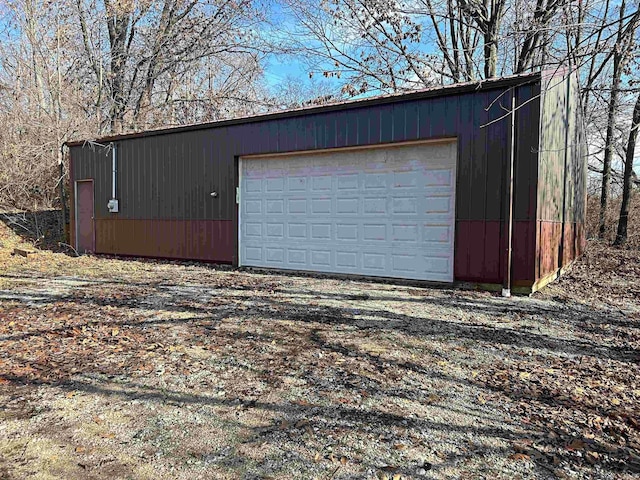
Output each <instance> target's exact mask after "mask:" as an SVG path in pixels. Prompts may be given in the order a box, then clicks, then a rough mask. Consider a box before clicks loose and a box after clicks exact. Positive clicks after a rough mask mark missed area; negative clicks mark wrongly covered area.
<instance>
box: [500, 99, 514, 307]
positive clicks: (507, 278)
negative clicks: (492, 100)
mask: <svg viewBox="0 0 640 480" xmlns="http://www.w3.org/2000/svg"><path fill="white" fill-rule="evenodd" d="M511 92H512V93H511V115H509V116H510V117H511V138H510V139H509V148H510V151H509V181H508V185H507V190H508V192H507V212H506V213H507V238H506V240H507V241H506V249H505V274H504V280H503V282H502V296H503V297H510V296H511V268H512V265H511V264H512V262H511V257H512V251H513V183H514V182H513V169H514V164H515V156H516V154H515V153H516V87H511Z"/></svg>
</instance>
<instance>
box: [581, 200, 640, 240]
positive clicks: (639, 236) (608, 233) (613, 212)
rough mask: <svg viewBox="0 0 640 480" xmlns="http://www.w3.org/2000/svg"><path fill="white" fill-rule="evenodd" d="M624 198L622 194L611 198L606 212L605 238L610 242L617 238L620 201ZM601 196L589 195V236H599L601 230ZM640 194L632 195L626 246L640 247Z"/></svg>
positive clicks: (587, 224) (587, 225) (587, 222)
mask: <svg viewBox="0 0 640 480" xmlns="http://www.w3.org/2000/svg"><path fill="white" fill-rule="evenodd" d="M621 201H622V198H621V197H620V196H617V197H614V198H611V199H610V200H609V203H608V205H607V213H606V218H605V220H606V229H605V232H604V236H603V240H605V241H606V242H608V243H613V241H614V240H615V238H616V231H617V226H618V217H619V215H620V203H621ZM599 212H600V197H599V196H597V195H589V197H587V221H586V229H587V238H597V237H598V236H599V230H600V216H599V215H600V214H599ZM638 219H640V195H637V194H636V195H633V196H632V197H631V203H630V209H629V228H628V234H627V235H628V237H627V243H626V245H625V246H626V247H628V248H634V249H640V222H638Z"/></svg>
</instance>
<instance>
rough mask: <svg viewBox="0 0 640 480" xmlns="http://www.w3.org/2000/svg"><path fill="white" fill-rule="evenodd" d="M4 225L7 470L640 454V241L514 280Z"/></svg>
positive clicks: (389, 465)
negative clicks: (420, 277) (337, 271)
mask: <svg viewBox="0 0 640 480" xmlns="http://www.w3.org/2000/svg"><path fill="white" fill-rule="evenodd" d="M0 244H1V246H0V265H1V266H2V269H1V271H0V478H2V479H5V478H6V479H18V478H37V479H98V478H109V479H120V478H122V479H128V478H131V479H146V478H148V479H196V478H198V479H199V478H203V479H209V478H211V479H218V478H220V479H258V478H260V479H267V478H272V479H280V478H287V479H294V478H295V479H313V478H317V479H361V478H363V479H365V478H371V479H384V478H387V479H400V478H405V479H410V478H413V479H444V478H469V479H476V478H492V479H528V478H536V479H537V478H603V479H605V478H606V479H609V478H611V479H613V478H622V479H627V478H628V479H631V478H637V475H638V474H639V473H640V384H639V383H638V380H637V379H638V376H639V374H640V368H639V365H638V361H639V359H640V355H639V349H640V331H639V327H640V300H639V297H640V260H639V255H638V251H632V250H613V249H609V248H607V247H604V246H602V245H599V244H592V245H590V246H589V253H588V254H587V255H586V256H585V258H583V259H582V260H581V261H580V262H578V263H577V264H575V266H574V267H573V268H572V269H571V270H570V272H569V273H568V274H567V275H565V276H564V277H563V278H561V279H560V280H559V281H557V282H555V283H554V284H552V285H550V286H549V287H548V288H546V289H545V290H544V291H542V292H540V293H538V294H536V295H534V296H533V297H531V298H527V297H516V298H511V299H503V298H500V297H498V296H495V295H494V294H491V293H487V292H475V291H464V290H455V289H433V288H416V287H411V286H399V285H392V284H385V283H372V282H360V281H349V280H338V279H330V278H313V277H303V276H294V275H279V274H264V273H256V272H247V271H233V270H229V269H222V270H221V269H217V268H216V267H214V266H208V265H201V264H189V263H171V262H157V261H148V260H146V261H145V260H131V259H129V260H118V259H110V258H97V257H91V256H84V257H81V258H74V257H70V256H66V255H64V254H61V253H52V252H47V251H38V253H36V254H34V255H30V256H29V257H28V258H23V257H17V256H11V255H10V253H11V251H12V249H13V247H15V246H19V245H18V244H19V239H16V238H15V237H13V236H11V235H10V234H9V233H8V232H6V231H3V230H0Z"/></svg>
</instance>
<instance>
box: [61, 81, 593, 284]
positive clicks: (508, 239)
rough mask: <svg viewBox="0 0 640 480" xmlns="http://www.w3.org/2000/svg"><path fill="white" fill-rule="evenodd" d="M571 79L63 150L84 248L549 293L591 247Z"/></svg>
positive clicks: (368, 102) (75, 227) (356, 104)
mask: <svg viewBox="0 0 640 480" xmlns="http://www.w3.org/2000/svg"><path fill="white" fill-rule="evenodd" d="M583 144H584V141H583V132H582V126H581V117H580V108H579V97H578V86H577V80H576V75H575V73H573V74H571V73H568V72H565V71H561V72H555V73H549V74H545V73H534V74H528V75H519V76H513V77H505V78H499V79H492V80H484V81H482V82H478V83H466V84H457V85H450V86H446V87H438V88H431V89H427V90H421V91H417V92H411V93H406V94H399V95H389V96H382V97H375V98H367V99H360V100H354V101H349V102H342V103H337V104H331V105H323V106H316V107H311V108H303V109H299V110H289V111H284V112H277V113H271V114H265V115H260V116H254V117H249V118H240V119H232V120H225V121H219V122H214V123H206V124H198V125H190V126H184V127H176V128H167V129H162V130H153V131H145V132H139V133H132V134H126V135H118V136H111V137H105V138H100V139H96V140H91V141H89V140H86V141H75V142H69V143H67V145H68V147H69V152H70V156H69V158H70V169H69V173H70V187H71V188H70V191H71V229H70V231H71V236H72V238H71V242H72V244H73V245H74V247H75V248H76V249H77V250H78V251H80V252H94V253H97V254H113V255H127V256H144V257H158V258H174V259H190V260H201V261H207V262H217V263H228V264H232V265H235V266H241V267H263V268H275V269H286V270H298V271H311V272H322V273H329V274H348V275H357V276H368V277H385V278H391V279H405V280H412V281H426V282H439V283H454V284H457V283H463V282H464V283H473V284H476V285H478V286H481V287H483V288H495V289H500V288H504V289H507V290H509V289H513V290H515V291H521V292H524V293H527V292H532V291H535V290H536V289H537V288H539V287H541V286H542V285H544V284H545V283H547V282H548V281H550V280H552V279H553V278H555V277H556V276H557V275H559V274H560V273H561V271H562V268H563V267H564V266H566V265H568V264H569V263H570V262H571V261H572V260H573V259H575V258H576V257H577V256H578V255H579V254H580V253H581V251H582V249H583V248H584V242H585V239H584V215H585V196H586V156H585V154H584V147H583Z"/></svg>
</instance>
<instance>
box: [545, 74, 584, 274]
mask: <svg viewBox="0 0 640 480" xmlns="http://www.w3.org/2000/svg"><path fill="white" fill-rule="evenodd" d="M543 85H544V87H545V88H544V91H543V100H542V109H543V110H542V122H541V131H540V138H541V141H540V160H539V165H538V168H539V179H540V180H539V182H538V185H537V205H538V212H537V218H536V223H537V225H536V237H537V238H536V279H540V278H543V277H545V276H546V275H549V274H550V273H553V272H555V271H556V270H557V269H559V268H561V267H563V266H565V265H567V264H569V263H571V261H572V260H574V259H575V258H576V257H577V256H579V255H580V254H581V253H582V251H583V250H584V246H585V236H584V221H585V214H586V210H585V209H586V178H587V166H586V155H585V148H584V132H583V130H582V120H581V118H582V117H581V112H580V101H579V91H578V83H577V78H576V74H575V73H572V74H570V75H566V76H565V74H564V72H561V73H559V74H556V75H550V76H549V77H548V78H545V79H543Z"/></svg>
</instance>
